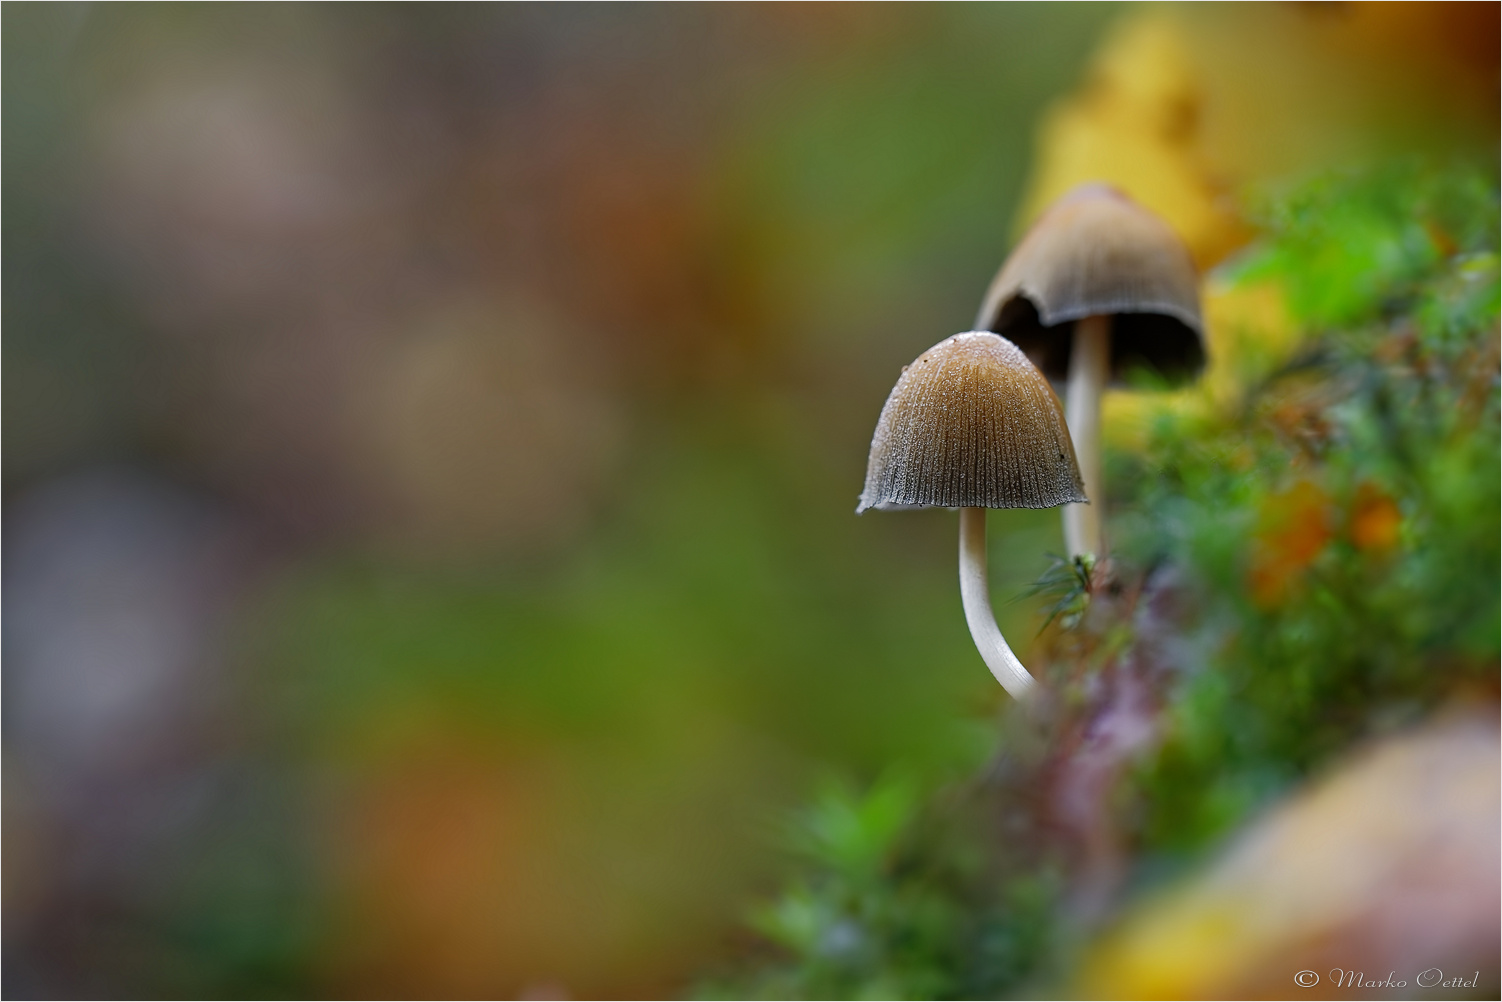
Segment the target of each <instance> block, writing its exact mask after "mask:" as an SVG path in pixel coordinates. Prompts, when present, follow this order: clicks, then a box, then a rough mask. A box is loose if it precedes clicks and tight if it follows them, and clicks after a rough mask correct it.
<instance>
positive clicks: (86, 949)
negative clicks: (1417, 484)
mask: <svg viewBox="0 0 1502 1002" xmlns="http://www.w3.org/2000/svg"><path fill="white" fill-rule="evenodd" d="M0 22H3V28H4V31H3V45H4V59H3V70H0V71H3V75H4V88H3V93H4V112H5V114H4V116H3V133H4V134H3V138H4V141H5V149H6V155H5V158H4V163H3V177H4V193H5V196H6V209H7V212H6V218H5V224H4V234H3V239H4V251H5V253H4V257H3V267H4V278H5V290H6V295H5V297H4V301H3V311H4V312H3V320H4V329H5V342H4V362H5V365H4V372H3V378H4V390H5V393H4V418H5V421H4V446H5V468H4V503H5V527H6V530H7V538H6V542H7V544H8V545H7V546H6V550H5V556H4V560H5V566H4V571H5V582H6V599H7V609H6V611H7V613H8V614H9V616H8V621H7V624H6V625H7V630H6V634H5V654H6V658H5V678H6V689H5V694H6V696H7V697H9V698H7V699H6V700H5V703H4V723H5V731H4V742H5V749H4V750H5V758H4V762H5V766H4V767H5V780H6V782H5V785H4V797H5V804H4V806H5V808H6V809H5V811H4V836H5V851H6V862H7V864H9V866H8V870H7V877H8V878H10V879H8V880H7V881H6V883H5V899H4V908H5V919H6V921H5V926H4V935H5V943H4V946H5V951H6V961H7V963H6V965H5V970H4V978H5V984H4V989H5V991H6V992H7V993H8V994H10V995H14V996H16V997H26V996H30V997H80V996H83V997H105V996H109V997H112V996H121V995H141V996H146V997H163V996H172V997H176V996H198V997H204V996H231V995H289V996H298V997H308V996H339V995H362V994H370V993H371V992H375V991H379V992H385V993H392V994H404V995H410V996H413V997H432V996H458V995H486V996H492V997H518V996H522V995H532V996H549V995H551V996H560V995H577V996H593V997H620V996H633V995H639V996H648V997H656V996H661V995H663V994H666V993H669V992H677V991H680V990H681V989H682V986H683V985H685V984H686V983H688V982H689V980H690V979H692V978H693V977H695V976H696V974H697V972H699V971H702V970H704V969H705V968H706V966H712V965H713V964H714V963H716V962H717V961H718V960H719V959H721V958H723V957H725V956H728V955H733V954H737V953H739V952H741V950H742V948H743V947H744V946H745V944H744V942H743V941H742V940H740V939H738V938H737V936H738V934H737V933H736V932H735V929H736V928H737V920H738V916H739V915H740V914H741V912H742V909H743V903H744V901H745V900H746V899H747V895H749V894H751V893H752V892H753V891H754V890H755V889H757V888H761V887H764V886H766V884H767V882H768V880H769V879H770V875H771V874H772V873H773V872H774V871H775V870H776V869H777V867H778V866H779V861H778V857H777V856H776V855H775V853H774V852H773V851H772V850H771V849H770V848H769V845H770V844H771V842H772V841H773V840H772V839H771V838H770V837H769V836H768V831H769V829H770V828H772V827H774V826H773V825H772V824H771V823H770V822H769V819H771V818H773V817H777V816H779V812H780V811H781V810H783V809H784V808H786V807H787V806H788V805H790V804H793V803H797V802H799V801H800V800H801V799H802V797H803V796H804V794H805V793H806V792H807V790H808V789H809V788H810V785H811V783H812V781H813V778H814V777H815V776H817V775H819V774H820V773H822V772H823V771H825V770H830V769H832V770H835V771H838V772H841V773H844V774H848V775H853V776H857V777H868V776H872V775H875V774H876V773H878V772H880V771H882V770H883V769H885V768H888V767H890V766H892V765H894V764H900V765H902V766H904V767H906V768H907V769H908V770H910V772H911V774H912V775H914V776H918V777H923V778H924V781H925V782H927V781H935V782H936V781H938V778H941V777H944V776H953V775H966V774H969V773H970V772H971V770H973V769H974V768H975V767H976V766H977V764H978V763H981V762H983V761H985V759H986V756H987V755H988V753H989V751H990V750H991V748H992V747H993V741H994V728H993V726H992V714H993V713H994V712H995V711H996V710H997V708H998V706H999V705H1000V704H1001V701H1002V699H1003V698H1004V697H1003V696H1002V694H1001V693H998V692H995V686H994V684H992V683H991V682H990V680H988V679H985V678H979V679H977V678H976V677H975V673H974V671H973V658H974V654H973V652H972V651H971V649H970V646H969V644H968V643H967V642H966V640H965V638H964V636H963V634H962V633H959V632H957V631H956V630H955V627H956V626H957V624H958V622H959V610H957V609H955V608H954V607H953V601H952V597H953V565H952V563H951V560H952V551H950V549H949V547H950V546H951V545H952V543H951V542H950V540H951V535H950V533H951V531H952V530H951V528H950V527H949V526H948V525H947V520H946V519H945V518H944V517H943V516H942V515H941V514H939V513H928V514H925V513H916V514H913V515H911V516H907V517H905V518H903V519H901V520H900V521H901V523H902V524H900V525H898V524H895V523H897V522H898V521H899V520H895V519H886V520H879V519H860V520H856V519H852V518H850V517H849V505H848V498H849V495H850V493H851V491H852V490H853V489H854V488H855V486H856V485H858V484H859V483H860V476H861V469H860V459H861V455H862V450H863V449H864V446H865V444H866V442H867V441H868V438H867V436H868V435H869V432H870V426H869V419H870V415H871V413H872V412H873V411H874V410H875V409H876V407H877V406H878V405H879V403H880V401H881V400H882V399H883V397H884V395H885V393H886V392H887V390H888V389H889V388H890V373H891V372H892V371H895V370H896V368H897V367H899V366H900V365H901V364H902V363H903V362H905V361H907V360H909V359H911V358H912V357H913V355H914V353H915V352H916V351H917V350H918V349H920V348H921V347H922V346H923V345H922V343H916V344H915V343H914V342H913V332H914V331H916V330H930V329H934V328H935V327H938V328H939V329H947V330H959V329H962V328H963V327H965V326H966V325H967V323H968V321H969V319H970V317H971V315H972V314H971V311H972V309H973V306H974V301H975V296H976V293H977V291H978V290H980V289H981V288H983V287H984V284H985V282H986V280H987V278H988V277H989V275H990V273H991V271H992V269H993V268H994V264H995V261H996V259H997V258H998V257H999V256H1000V255H1001V253H1002V251H1003V249H1004V247H1005V246H1006V244H1007V242H1008V241H1007V239H1006V234H1007V232H1008V228H1009V227H1010V226H1012V225H1013V224H1014V222H1015V225H1016V226H1018V227H1024V226H1025V225H1026V224H1027V222H1029V221H1030V220H1031V218H1032V216H1033V215H1035V210H1036V208H1040V207H1041V206H1042V205H1045V204H1047V203H1048V202H1049V201H1051V200H1052V199H1053V198H1055V197H1056V196H1057V195H1058V194H1060V193H1062V192H1063V191H1065V190H1067V189H1068V188H1070V187H1072V186H1073V185H1074V184H1077V183H1080V182H1081V181H1084V180H1087V179H1091V178H1100V179H1103V180H1105V181H1108V182H1110V183H1113V184H1116V185H1118V186H1119V187H1121V188H1122V189H1123V190H1125V191H1127V192H1128V193H1129V194H1130V195H1132V197H1134V198H1136V199H1137V200H1138V201H1140V202H1142V203H1143V204H1144V205H1146V206H1147V207H1149V208H1150V209H1152V210H1153V211H1155V212H1157V213H1158V214H1159V215H1161V216H1162V217H1163V218H1165V219H1166V220H1167V221H1168V222H1169V223H1170V225H1172V226H1174V227H1175V228H1176V229H1177V230H1178V231H1179V232H1180V233H1181V234H1182V235H1184V237H1185V239H1186V241H1187V242H1188V244H1189V246H1190V248H1191V251H1192V253H1193V254H1194V256H1195V260H1196V262H1197V263H1198V264H1199V265H1201V266H1202V267H1204V266H1209V265H1213V264H1214V263H1215V262H1216V261H1218V260H1220V259H1222V258H1223V257H1224V256H1225V255H1226V254H1227V253H1228V252H1230V251H1231V250H1233V249H1234V248H1236V247H1237V246H1239V245H1240V244H1241V243H1242V242H1243V241H1244V240H1245V239H1246V237H1247V235H1248V233H1249V228H1248V226H1247V224H1246V223H1245V222H1244V221H1243V220H1242V219H1241V218H1240V216H1239V214H1238V210H1237V203H1236V201H1235V199H1234V198H1233V197H1232V196H1233V194H1234V193H1235V192H1236V191H1237V190H1238V189H1239V186H1241V185H1243V184H1244V183H1246V182H1248V181H1254V180H1258V179H1263V178H1267V177H1270V176H1274V175H1281V174H1284V173H1287V172H1290V171H1295V170H1298V169H1301V168H1305V167H1309V166H1318V165H1327V164H1331V163H1337V162H1343V160H1344V159H1347V158H1350V157H1357V156H1362V155H1365V154H1367V153H1372V152H1381V151H1383V150H1386V151H1391V150H1394V149H1398V150H1404V149H1412V148H1422V149H1424V150H1428V151H1431V152H1438V153H1446V152H1453V151H1460V152H1465V151H1470V150H1475V149H1478V148H1480V149H1484V150H1487V151H1491V150H1494V149H1495V122H1496V96H1495V90H1496V88H1495V81H1496V68H1497V67H1496V51H1495V45H1494V44H1493V43H1494V40H1495V37H1496V12H1495V8H1494V5H1446V4H1437V5H1420V4H1342V5H1331V6H1330V7H1329V8H1328V9H1326V8H1325V7H1323V6H1320V5H1266V6H1257V7H1251V6H1249V5H1248V8H1247V9H1240V8H1234V9H1233V8H1225V7H1218V6H1217V7H1207V8H1205V9H1203V10H1202V9H1199V8H1196V7H1183V8H1179V7H1171V8H1166V9H1159V8H1153V9H1151V10H1147V11H1145V12H1139V11H1136V10H1135V9H1133V10H1129V11H1125V12H1123V11H1119V10H1117V9H1115V8H1112V7H1097V6H1092V5H1038V6H1033V5H996V6H984V5H968V6H945V5H936V6H857V5H765V6H755V5H753V6H725V7H691V6H681V5H677V6H652V5H646V6H609V5H502V6H493V7H486V6H478V5H476V6H473V7H458V6H452V7H449V6H433V7H405V6H390V7H362V6H306V5H279V6H229V5H225V6H185V7H179V6H153V5H118V6H111V5H92V4H91V5H62V4H51V5H42V4H35V5H6V6H5V7H4V8H3V10H0ZM1248 39H1256V40H1257V44H1250V43H1248V41H1247V40H1248ZM1081 81H1083V83H1081ZM1051 102H1053V103H1052V104H1051ZM1035 135H1036V138H1037V141H1036V143H1035V141H1034V139H1035ZM1103 151H1105V152H1108V153H1109V156H1104V155H1103ZM1104 161H1109V163H1110V164H1113V165H1115V168H1114V169H1116V170H1119V171H1120V173H1119V174H1118V173H1113V172H1112V170H1108V169H1103V167H1102V163H1103V162H1104ZM1238 295H1240V294H1238ZM1206 307H1207V309H1206V314H1207V317H1208V320H1209V331H1208V333H1209V336H1210V340H1211V342H1212V344H1211V349H1212V350H1211V357H1212V359H1214V360H1216V362H1215V364H1220V362H1219V360H1220V359H1223V358H1232V357H1235V352H1234V351H1226V350H1223V349H1224V348H1225V344H1226V342H1232V346H1233V347H1234V344H1236V343H1240V342H1237V340H1236V334H1235V332H1237V331H1244V330H1255V331H1257V332H1259V334H1260V332H1268V331H1271V332H1280V331H1282V332H1285V333H1286V330H1287V325H1286V324H1283V325H1282V326H1280V323H1281V321H1280V320H1279V316H1280V314H1279V312H1278V309H1277V301H1276V299H1273V298H1256V297H1255V296H1254V297H1250V298H1245V297H1244V298H1241V299H1235V298H1234V297H1231V296H1229V294H1228V295H1227V296H1225V297H1222V296H1220V294H1219V293H1218V292H1216V291H1215V289H1214V288H1213V283H1212V289H1211V293H1210V295H1209V296H1208V297H1207V303H1206ZM1232 307H1234V309H1232ZM1264 307H1266V309H1265V310H1264V311H1263V312H1262V313H1257V314H1256V317H1257V318H1258V321H1259V322H1258V323H1257V324H1255V325H1252V324H1247V325H1243V326H1237V324H1236V323H1222V322H1220V320H1223V319H1224V318H1226V317H1228V316H1234V318H1235V319H1236V320H1237V323H1240V322H1241V321H1242V320H1245V319H1246V318H1247V317H1249V316H1252V314H1253V313H1254V312H1255V311H1256V310H1262V309H1263V308H1264ZM1262 320H1265V321H1266V322H1265V323H1262V322H1261V321H1262ZM1269 339H1271V335H1269ZM1261 343H1262V342H1261V341H1258V342H1257V344H1258V345H1260V344H1261ZM1288 343H1289V342H1288V341H1287V340H1285V341H1284V342H1280V344H1285V345H1286V344H1288ZM1227 371H1229V370H1226V371H1221V372H1217V371H1216V370H1214V369H1213V368H1212V371H1211V372H1210V373H1209V374H1208V376H1207V379H1206V386H1207V390H1206V392H1207V393H1210V392H1214V393H1222V392H1223V393H1226V394H1232V393H1234V392H1235V387H1234V385H1233V384H1232V382H1231V381H1230V378H1229V376H1227V375H1226V372H1227ZM1104 406H1105V409H1106V414H1107V418H1108V428H1110V427H1119V428H1121V429H1124V431H1123V434H1125V433H1126V431H1125V430H1127V429H1130V428H1131V427H1133V422H1132V421H1131V420H1124V421H1121V422H1115V423H1113V422H1111V421H1110V417H1111V415H1112V414H1113V412H1115V413H1121V414H1123V415H1124V416H1125V417H1127V418H1128V419H1130V418H1131V417H1132V416H1133V415H1134V414H1136V413H1138V412H1136V411H1132V410H1131V408H1133V407H1136V406H1138V405H1137V404H1135V403H1133V402H1132V401H1122V400H1118V399H1115V398H1112V397H1111V396H1110V395H1108V396H1107V399H1106V401H1105V404H1104ZM1108 474H1109V469H1108ZM1379 500H1380V499H1379ZM1374 503H1376V502H1374ZM1373 510H1376V509H1373ZM1383 510H1385V509H1383ZM1388 521H1389V523H1390V522H1391V519H1389V520H1388ZM1363 524H1364V523H1363ZM1007 536H1008V538H1007V539H998V540H997V541H996V542H995V544H994V545H996V546H998V547H1001V546H1005V547H1006V548H1007V549H1008V550H1009V551H1011V552H1017V553H1031V554H1037V555H1038V559H1037V561H1036V562H1035V563H1033V564H1032V565H1028V564H1027V563H1026V562H1008V563H1007V564H1006V565H1004V566H998V568H997V570H998V573H997V574H996V575H994V579H993V582H992V584H993V587H994V588H995V590H996V591H997V592H998V593H1000V594H1011V593H1015V592H1017V591H1019V590H1020V589H1021V588H1022V587H1023V586H1024V585H1025V584H1026V583H1027V582H1029V581H1032V580H1033V579H1035V578H1037V577H1038V575H1039V574H1040V573H1042V572H1043V570H1044V569H1045V568H1046V559H1045V558H1044V557H1043V554H1044V553H1045V552H1046V551H1047V550H1048V549H1050V548H1056V547H1057V538H1058V529H1057V525H1056V519H1053V518H1050V517H1049V516H1048V514H1047V513H1041V512H1040V513H1035V514H1030V513H1019V514H1018V516H1017V517H1016V518H1015V519H1009V520H1008V530H1007ZM1363 538H1364V537H1363ZM1373 552H1374V553H1375V552H1377V551H1376V550H1373ZM946 554H948V556H946ZM1374 559H1375V558H1374ZM999 611H1000V618H1001V621H1002V622H1001V625H1002V627H1003V628H1004V629H1005V630H1006V632H1007V633H1008V634H1010V635H1012V636H1013V637H1014V638H1026V637H1030V636H1031V635H1032V634H1033V633H1034V632H1035V624H1036V623H1037V621H1038V620H1039V618H1040V616H1039V614H1038V613H1039V610H1038V604H1037V600H1035V601H1034V602H1032V603H1028V602H1021V603H1016V604H1003V605H1001V606H1000V609H999ZM1021 646H1022V645H1021V644H1019V648H1020V647H1021ZM1019 654H1021V655H1022V656H1023V657H1024V658H1026V657H1028V656H1029V652H1028V651H1025V650H1021V649H1019ZM914 665H921V666H922V669H921V670H920V671H915V670H914V667H913V666H914Z"/></svg>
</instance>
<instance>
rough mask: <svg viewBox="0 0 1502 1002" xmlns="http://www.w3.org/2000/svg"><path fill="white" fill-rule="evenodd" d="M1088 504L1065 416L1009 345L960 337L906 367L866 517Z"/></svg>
mask: <svg viewBox="0 0 1502 1002" xmlns="http://www.w3.org/2000/svg"><path fill="white" fill-rule="evenodd" d="M1084 500H1085V489H1084V485H1083V484H1082V483H1081V481H1080V470H1079V466H1078V464H1077V463H1076V462H1075V459H1074V445H1073V444H1072V443H1071V442H1070V440H1069V429H1068V428H1067V427H1066V426H1065V424H1064V412H1063V409H1062V408H1061V407H1060V406H1059V398H1058V397H1057V396H1055V395H1054V392H1053V388H1052V387H1050V386H1049V385H1048V380H1046V379H1045V378H1043V374H1042V373H1040V372H1039V371H1038V370H1037V369H1036V368H1035V367H1034V366H1033V364H1032V363H1031V362H1029V361H1028V360H1027V356H1026V355H1024V354H1023V353H1022V351H1021V350H1020V349H1019V348H1018V347H1017V346H1016V345H1014V344H1013V343H1012V342H1010V341H1008V340H1007V339H1006V338H1004V337H1000V336H998V335H996V334H991V333H989V332H986V331H970V332H969V333H967V334H956V335H955V336H954V337H952V338H948V339H946V340H944V341H940V342H939V343H938V344H936V345H934V346H933V347H932V348H930V349H928V350H927V351H925V352H924V353H923V354H922V355H919V356H918V359H917V361H915V362H913V364H911V365H908V366H904V367H903V370H902V375H901V376H899V377H898V379H897V385H896V386H894V387H892V393H891V395H890V396H889V397H887V402H886V405H885V406H884V407H882V409H881V418H880V419H879V420H878V421H877V422H876V434H875V435H874V436H872V438H871V456H870V459H869V460H868V461H867V464H866V489H865V490H864V491H862V492H861V498H860V504H859V505H858V506H857V507H856V509H855V511H856V513H857V514H859V513H860V512H863V511H865V510H866V509H867V508H881V509H892V508H925V507H945V508H971V507H974V508H1052V507H1055V506H1056V505H1061V504H1068V503H1070V502H1074V501H1084Z"/></svg>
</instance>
